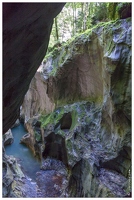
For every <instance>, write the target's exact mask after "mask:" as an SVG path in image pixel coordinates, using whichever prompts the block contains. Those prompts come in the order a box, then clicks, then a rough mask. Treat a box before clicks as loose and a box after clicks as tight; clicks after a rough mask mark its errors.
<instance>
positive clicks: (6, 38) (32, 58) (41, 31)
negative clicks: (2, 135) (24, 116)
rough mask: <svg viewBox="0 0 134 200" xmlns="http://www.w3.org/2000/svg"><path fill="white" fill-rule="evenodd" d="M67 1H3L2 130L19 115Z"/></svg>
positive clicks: (7, 127)
mask: <svg viewBox="0 0 134 200" xmlns="http://www.w3.org/2000/svg"><path fill="white" fill-rule="evenodd" d="M63 6H64V3H3V129H4V130H3V131H4V132H6V131H7V130H8V129H9V128H10V127H11V126H12V125H13V124H14V122H15V121H16V119H17V118H18V116H19V108H20V106H21V104H22V102H23V99H24V95H25V93H26V92H27V90H28V87H29V84H30V81H31V79H32V78H33V76H34V74H35V72H36V70H37V68H38V67H39V65H40V63H41V61H42V59H43V57H44V55H45V53H46V50H47V46H48V42H49V35H50V32H51V28H52V24H53V18H54V17H55V16H56V15H57V14H58V13H59V12H60V11H61V9H62V7H63Z"/></svg>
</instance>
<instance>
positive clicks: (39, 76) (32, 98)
mask: <svg viewBox="0 0 134 200" xmlns="http://www.w3.org/2000/svg"><path fill="white" fill-rule="evenodd" d="M54 107H55V104H54V103H53V102H51V100H50V99H49V97H48V95H47V82H46V80H45V78H44V77H43V73H42V72H41V71H37V72H36V74H35V76H34V77H33V79H32V81H31V83H30V87H29V90H28V91H27V93H26V95H25V98H24V101H23V104H22V110H21V115H23V116H24V118H25V123H26V122H27V121H28V120H29V119H30V118H32V117H33V116H38V115H41V114H43V113H44V114H45V113H50V112H52V111H53V110H54Z"/></svg>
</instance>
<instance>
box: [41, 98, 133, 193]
mask: <svg viewBox="0 0 134 200" xmlns="http://www.w3.org/2000/svg"><path fill="white" fill-rule="evenodd" d="M113 117H114V116H113ZM103 118H106V119H105V120H104V119H103ZM70 119H71V120H70ZM43 120H44V121H43ZM64 120H65V121H66V120H68V122H66V123H65V124H64V122H65V121H64ZM113 120H114V119H113ZM124 120H125V119H124ZM45 122H46V123H45ZM49 122H50V124H51V125H49ZM70 122H71V123H70ZM41 123H42V125H43V126H42V127H43V129H44V139H45V146H46V149H45V150H44V154H43V155H44V156H45V157H47V154H48V156H50V155H51V157H52V158H58V159H60V160H61V161H62V162H63V163H64V164H65V165H66V166H67V167H69V169H71V174H70V179H69V196H70V197H74V196H75V197H78V196H80V195H81V196H84V197H117V196H118V197H124V196H125V195H127V192H128V177H127V171H128V170H129V169H130V163H131V161H130V157H131V155H128V153H127V152H129V150H130V148H129V147H126V146H125V145H126V142H125V141H126V140H130V137H129V136H128V135H127V131H128V129H129V128H130V127H129V128H128V125H127V126H126V125H125V126H123V129H121V126H122V124H121V121H120V120H119V119H118V118H116V124H115V122H114V121H113V122H112V121H111V119H110V118H108V116H107V115H105V112H104V108H103V106H102V105H101V104H97V103H93V102H87V101H82V102H76V103H74V104H69V105H65V106H63V107H60V108H57V109H56V110H55V111H54V112H53V113H51V114H49V115H47V116H46V117H45V118H44V117H42V118H41ZM124 123H125V121H123V124H124ZM44 125H45V126H44ZM111 127H114V131H115V132H114V134H111ZM117 127H118V128H117ZM129 131H130V129H129ZM127 145H128V143H127ZM123 146H124V150H122V147H123ZM53 148H54V149H53ZM59 152H61V153H60V156H59ZM118 152H119V153H118ZM122 152H125V153H122ZM65 158H66V159H65ZM120 161H121V163H123V167H125V168H124V170H123V167H122V164H120ZM110 163H112V164H110ZM107 166H108V169H105V168H107ZM78 171H79V173H78ZM81 172H82V173H81ZM98 175H99V176H98ZM106 175H108V177H107V176H106ZM104 176H106V177H107V178H106V177H105V179H104V178H103V177H104ZM112 177H117V178H116V179H115V180H116V181H115V182H114V181H113V182H112V185H111V180H113V179H112ZM74 178H75V181H76V182H77V183H81V186H80V188H79V192H78V188H77V185H79V184H77V185H75V184H74ZM108 181H109V182H108ZM123 181H125V185H124V183H123ZM89 183H90V187H88V186H89ZM106 183H107V184H106ZM82 188H83V189H82ZM93 188H94V190H93ZM81 189H82V190H81ZM80 191H81V192H80ZM82 191H84V193H83V192H82ZM119 191H120V192H119Z"/></svg>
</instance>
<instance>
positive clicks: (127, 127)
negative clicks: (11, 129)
mask: <svg viewBox="0 0 134 200" xmlns="http://www.w3.org/2000/svg"><path fill="white" fill-rule="evenodd" d="M37 76H40V78H38V79H37V78H36V77H37ZM40 79H41V80H42V81H44V84H45V87H43V88H44V91H45V92H44V94H43V96H41V95H42V91H43V90H42V91H41V90H38V89H37V88H38V84H39V83H40ZM39 88H41V87H39ZM35 96H36V97H35ZM35 98H36V100H35ZM43 98H46V99H49V100H48V101H46V100H45V101H43V102H45V103H44V107H42V104H41V102H42V99H43ZM29 103H30V105H31V107H30V109H29V111H28V108H29ZM35 105H37V106H35ZM45 106H46V108H45ZM41 108H42V109H41ZM54 108H55V109H54ZM37 110H42V113H41V112H40V113H39V112H37ZM52 111H53V112H52ZM22 113H25V116H24V115H23V117H24V118H25V126H26V127H27V130H28V132H29V134H28V140H26V139H25V138H24V139H23V138H22V141H23V142H24V143H26V144H27V145H28V146H29V147H30V148H31V149H32V150H33V152H34V153H35V154H36V152H37V146H38V149H39V153H38V155H41V156H42V159H47V158H48V157H50V158H54V159H58V160H60V161H62V162H63V163H64V164H65V165H66V166H67V167H68V169H69V177H68V186H67V188H66V190H67V193H68V195H69V196H70V197H104V196H105V197H117V196H118V197H125V196H127V194H128V193H129V192H128V191H129V189H130V173H131V18H128V19H122V20H117V21H113V22H108V23H105V24H100V25H98V26H97V27H96V28H94V29H92V30H91V31H89V32H85V33H83V34H81V35H80V36H78V37H76V38H75V39H74V40H73V41H71V42H70V43H68V44H66V45H64V46H61V47H60V48H56V49H55V50H54V51H53V52H51V53H50V54H49V55H48V56H47V57H46V59H45V60H44V62H43V63H42V65H41V66H40V68H39V70H38V72H37V73H36V76H35V77H34V78H33V80H32V82H31V85H30V89H29V91H28V92H27V94H26V95H25V99H24V102H23V105H22ZM37 113H38V115H37ZM49 113H50V114H49ZM39 136H40V141H37V137H39ZM41 138H42V139H41ZM28 141H29V142H28ZM42 141H43V144H44V145H43V149H42V153H41V144H42ZM35 144H36V145H35ZM35 146H36V148H35Z"/></svg>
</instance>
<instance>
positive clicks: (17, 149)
mask: <svg viewBox="0 0 134 200" xmlns="http://www.w3.org/2000/svg"><path fill="white" fill-rule="evenodd" d="M26 133H27V132H26V131H25V129H24V126H23V124H20V125H19V126H17V127H15V128H12V134H13V137H14V142H13V143H12V144H11V145H7V146H5V151H6V154H7V155H13V156H14V157H16V158H18V159H19V163H20V164H21V166H22V169H23V171H24V172H25V173H26V174H27V175H28V176H29V177H30V178H31V179H33V180H35V173H36V172H37V171H39V170H40V164H41V163H40V161H39V160H38V159H37V158H35V157H34V156H33V154H32V152H31V150H30V149H28V148H27V147H26V146H25V145H24V144H20V143H19V142H20V139H21V138H22V136H23V135H25V134H26Z"/></svg>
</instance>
